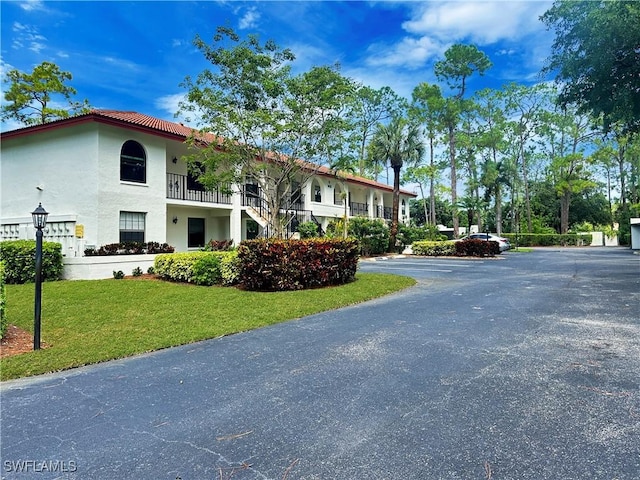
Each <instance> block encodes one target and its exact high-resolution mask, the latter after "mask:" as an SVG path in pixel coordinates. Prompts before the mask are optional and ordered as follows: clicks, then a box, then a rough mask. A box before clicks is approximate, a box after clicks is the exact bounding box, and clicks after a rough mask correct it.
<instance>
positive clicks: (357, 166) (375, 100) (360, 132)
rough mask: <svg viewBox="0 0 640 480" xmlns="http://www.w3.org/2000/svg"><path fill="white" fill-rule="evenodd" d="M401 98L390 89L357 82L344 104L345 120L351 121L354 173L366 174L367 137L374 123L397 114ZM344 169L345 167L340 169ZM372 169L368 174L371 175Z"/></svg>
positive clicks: (399, 112) (370, 135)
mask: <svg viewBox="0 0 640 480" xmlns="http://www.w3.org/2000/svg"><path fill="white" fill-rule="evenodd" d="M404 103H405V101H404V99H402V98H401V97H399V96H398V95H397V94H396V93H395V92H394V91H393V90H392V89H391V88H389V87H382V88H380V89H378V90H376V89H374V88H371V87H368V86H366V85H360V86H358V87H357V88H356V89H355V92H354V95H353V97H352V101H351V102H350V103H349V104H348V106H347V107H348V112H347V113H346V118H347V120H348V121H349V122H350V123H351V125H352V127H353V129H352V130H351V138H350V140H351V144H352V146H353V150H354V152H355V155H353V157H355V158H353V160H355V161H352V162H351V163H352V164H353V165H351V167H352V168H353V170H354V171H356V172H357V173H358V175H360V176H362V177H364V176H366V175H367V152H366V148H367V144H368V143H369V141H370V140H371V137H372V136H373V133H374V131H375V128H376V126H377V125H378V124H379V123H384V122H386V121H387V120H389V119H390V118H391V117H392V116H394V115H400V114H401V112H402V111H403V110H404ZM342 169H343V170H345V169H346V168H342ZM375 172H376V168H375V166H373V169H372V173H373V174H374V176H375Z"/></svg>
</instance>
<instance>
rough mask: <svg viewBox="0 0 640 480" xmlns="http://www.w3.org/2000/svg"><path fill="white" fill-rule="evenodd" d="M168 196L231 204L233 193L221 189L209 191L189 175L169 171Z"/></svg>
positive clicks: (194, 200)
mask: <svg viewBox="0 0 640 480" xmlns="http://www.w3.org/2000/svg"><path fill="white" fill-rule="evenodd" d="M167 198H171V199H173V200H188V201H191V202H203V203H222V204H224V205H231V195H228V194H226V193H222V192H221V191H220V190H216V191H207V190H205V189H204V188H203V187H202V186H201V185H200V184H199V183H197V182H194V181H193V180H191V179H190V178H189V177H188V176H187V175H179V174H177V173H167Z"/></svg>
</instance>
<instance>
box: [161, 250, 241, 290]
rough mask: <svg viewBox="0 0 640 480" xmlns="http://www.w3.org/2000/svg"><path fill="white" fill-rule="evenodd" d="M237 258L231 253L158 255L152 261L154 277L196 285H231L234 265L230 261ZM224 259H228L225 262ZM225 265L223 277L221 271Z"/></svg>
mask: <svg viewBox="0 0 640 480" xmlns="http://www.w3.org/2000/svg"><path fill="white" fill-rule="evenodd" d="M235 257H237V253H236V252H235V251H231V252H221V251H213V252H202V251H200V252H183V253H166V254H161V255H158V256H157V257H156V258H155V261H154V271H155V273H156V275H159V276H160V277H162V278H164V279H166V280H172V281H174V282H185V283H195V284H196V285H215V284H220V283H224V282H225V281H227V282H229V283H228V284H232V283H233V281H234V278H235V277H236V276H237V274H236V275H235V276H234V273H233V272H232V269H233V266H234V263H233V261H232V260H231V259H233V258H235ZM225 259H229V260H228V261H226V262H225ZM223 265H225V269H226V271H225V275H224V277H223V273H222V269H223Z"/></svg>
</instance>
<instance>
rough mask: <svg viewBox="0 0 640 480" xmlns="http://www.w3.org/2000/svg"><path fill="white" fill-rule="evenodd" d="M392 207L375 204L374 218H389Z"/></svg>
mask: <svg viewBox="0 0 640 480" xmlns="http://www.w3.org/2000/svg"><path fill="white" fill-rule="evenodd" d="M392 213H393V209H392V208H391V207H383V206H380V205H376V218H384V219H385V220H391V215H392Z"/></svg>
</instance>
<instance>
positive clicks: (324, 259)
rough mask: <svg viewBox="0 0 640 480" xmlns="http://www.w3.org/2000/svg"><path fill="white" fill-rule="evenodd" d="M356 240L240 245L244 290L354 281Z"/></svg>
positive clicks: (356, 254) (241, 283)
mask: <svg viewBox="0 0 640 480" xmlns="http://www.w3.org/2000/svg"><path fill="white" fill-rule="evenodd" d="M359 248H360V246H359V244H358V241H357V240H355V239H346V240H342V239H320V238H314V239H305V240H275V239H267V240H247V241H244V242H242V243H241V244H240V245H239V246H238V259H239V261H240V275H239V281H240V286H241V288H244V289H245V290H258V291H280V290H302V289H305V288H315V287H324V286H328V285H342V284H344V283H348V282H351V281H353V279H354V278H355V274H356V269H357V267H358V258H359V253H358V252H359Z"/></svg>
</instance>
